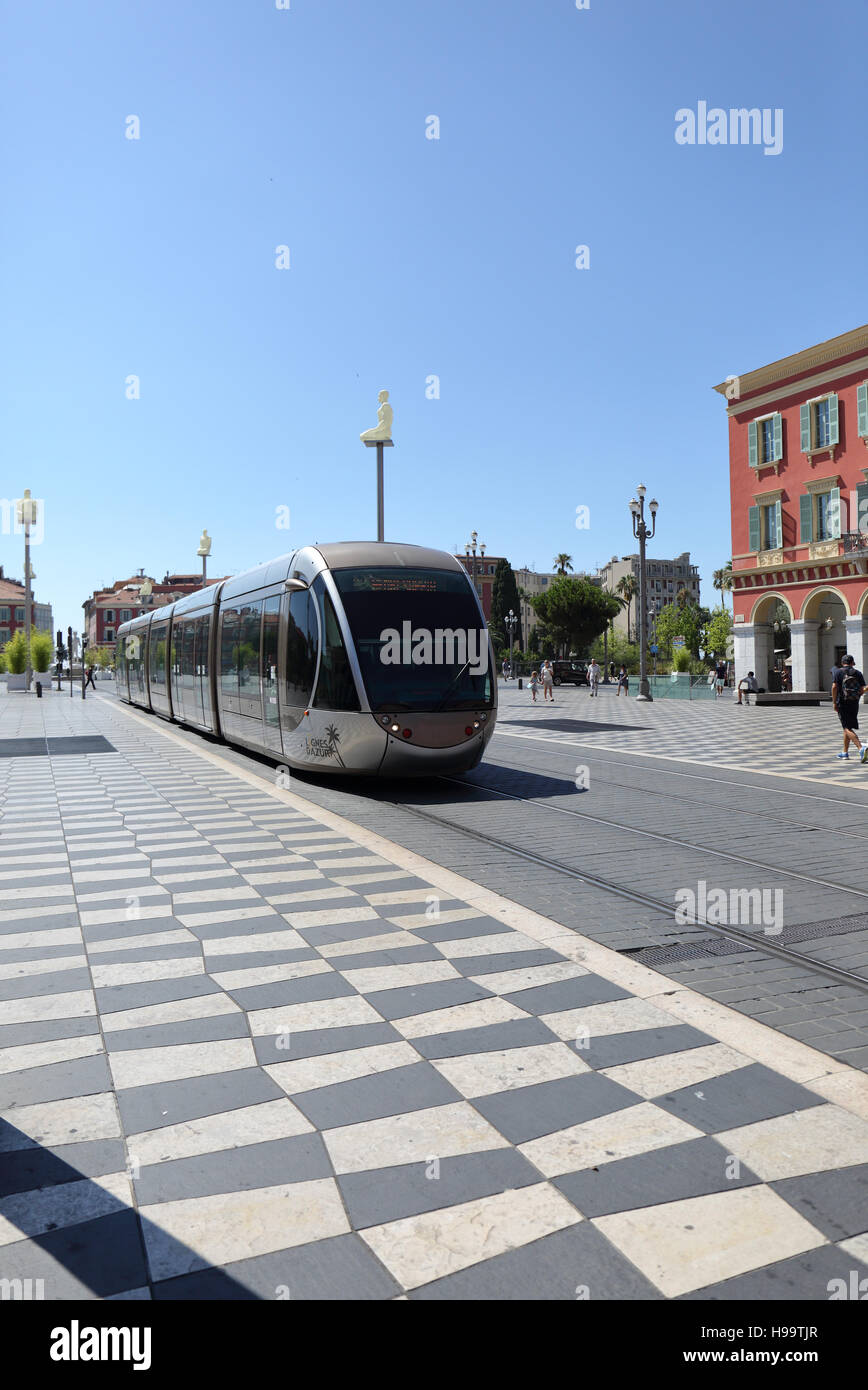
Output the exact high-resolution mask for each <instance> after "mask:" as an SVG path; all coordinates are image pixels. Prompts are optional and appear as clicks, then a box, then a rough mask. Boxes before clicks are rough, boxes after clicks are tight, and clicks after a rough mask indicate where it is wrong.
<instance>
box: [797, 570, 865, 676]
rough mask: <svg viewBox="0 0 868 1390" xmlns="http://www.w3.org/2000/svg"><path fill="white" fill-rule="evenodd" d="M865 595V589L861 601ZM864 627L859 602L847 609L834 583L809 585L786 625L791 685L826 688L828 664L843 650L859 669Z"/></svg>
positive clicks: (836, 660)
mask: <svg viewBox="0 0 868 1390" xmlns="http://www.w3.org/2000/svg"><path fill="white" fill-rule="evenodd" d="M865 598H868V593H866V595H865V596H864V597H863V600H862V603H863V604H864V599H865ZM864 629H865V614H864V612H860V605H859V604H857V605H856V608H855V611H851V608H850V603H849V602H848V599H847V597H846V595H845V594H843V593H842V592H841V590H840V589H838V588H836V587H835V585H834V584H819V585H818V586H817V587H816V588H815V589H812V590H811V592H810V593H809V594H808V596H807V598H806V599H805V601H804V603H803V604H802V609H801V612H800V614H799V619H798V621H797V622H795V623H791V625H790V633H791V638H792V644H793V647H792V651H793V689H794V690H825V691H828V690H829V689H830V687H831V673H832V668H833V667H834V666H835V665H836V664H837V662H838V660H839V659H840V657H841V656H842V655H843V654H844V652H847V651H849V652H850V653H852V655H853V656H854V657H855V659H856V664H857V665H858V666H859V668H860V669H862V663H863V662H864V660H865V636H864ZM797 681H798V684H797Z"/></svg>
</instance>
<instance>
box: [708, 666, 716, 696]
mask: <svg viewBox="0 0 868 1390" xmlns="http://www.w3.org/2000/svg"><path fill="white" fill-rule="evenodd" d="M716 687H717V671H716V669H715V668H714V667H713V666H712V668H711V670H710V671H709V673H708V688H709V690H714V689H716Z"/></svg>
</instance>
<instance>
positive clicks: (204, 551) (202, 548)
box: [196, 531, 211, 589]
mask: <svg viewBox="0 0 868 1390" xmlns="http://www.w3.org/2000/svg"><path fill="white" fill-rule="evenodd" d="M196 554H197V555H201V557H202V588H203V589H204V588H205V581H206V577H207V566H208V556H209V555H210V554H211V537H210V536H209V535H208V532H207V531H203V532H202V534H201V536H200V537H199V549H198V550H197V551H196Z"/></svg>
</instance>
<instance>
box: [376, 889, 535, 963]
mask: <svg viewBox="0 0 868 1390" xmlns="http://www.w3.org/2000/svg"><path fill="white" fill-rule="evenodd" d="M425 896H426V898H438V899H439V897H440V895H439V893H438V892H437V890H436V888H431V889H429V891H428V893H426V895H425ZM484 915H485V914H484V913H483V912H480V911H479V908H478V907H447V908H444V907H440V908H439V909H438V912H437V916H436V917H429V916H428V914H427V912H405V913H399V914H398V916H396V917H387V918H386V920H387V921H388V922H391V923H392V925H393V926H395V927H406V928H407V929H408V930H409V931H412V930H413V928H414V927H431V926H434V925H436V924H441V925H442V923H444V922H469V921H470V920H471V919H472V918H474V917H478V918H482V917H484ZM517 936H518V933H516V937H517ZM485 940H486V941H490V940H491V937H486V938H485ZM434 944H435V945H436V946H437V947H438V949H440V950H442V949H443V947H444V946H457V945H458V942H457V941H438V942H435V943H434ZM532 946H533V949H534V950H537V949H538V943H537V942H536V941H534V942H533V943H532ZM511 949H514V950H516V951H519V950H521V949H522V948H521V947H520V946H515V947H513V948H511ZM480 954H481V953H480Z"/></svg>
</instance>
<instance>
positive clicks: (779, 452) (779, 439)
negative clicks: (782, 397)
mask: <svg viewBox="0 0 868 1390" xmlns="http://www.w3.org/2000/svg"><path fill="white" fill-rule="evenodd" d="M783 456H784V422H783V416H782V415H781V413H780V411H778V413H777V415H776V416H775V456H774V460H773V462H774V463H777V462H778V460H779V459H782V458H783Z"/></svg>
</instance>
